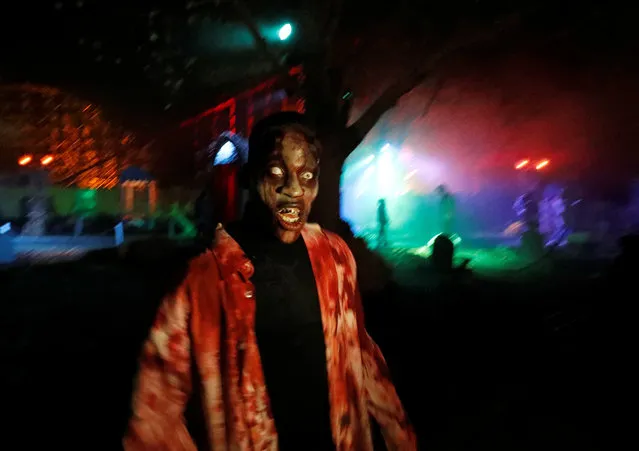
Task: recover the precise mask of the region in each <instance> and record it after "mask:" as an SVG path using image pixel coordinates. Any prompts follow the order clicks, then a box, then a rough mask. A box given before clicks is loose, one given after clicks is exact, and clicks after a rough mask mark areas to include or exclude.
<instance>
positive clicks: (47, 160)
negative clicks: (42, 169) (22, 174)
mask: <svg viewBox="0 0 639 451" xmlns="http://www.w3.org/2000/svg"><path fill="white" fill-rule="evenodd" d="M52 161H53V157H52V156H51V155H46V156H44V157H42V158H41V159H40V164H41V165H42V166H46V165H48V164H49V163H51V162H52Z"/></svg>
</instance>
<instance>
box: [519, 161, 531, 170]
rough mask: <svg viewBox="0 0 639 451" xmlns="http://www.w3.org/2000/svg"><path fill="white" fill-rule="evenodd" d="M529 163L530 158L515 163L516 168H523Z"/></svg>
mask: <svg viewBox="0 0 639 451" xmlns="http://www.w3.org/2000/svg"><path fill="white" fill-rule="evenodd" d="M528 163H530V160H521V161H520V162H518V163H517V164H516V165H515V169H523V168H525V167H526V166H528Z"/></svg>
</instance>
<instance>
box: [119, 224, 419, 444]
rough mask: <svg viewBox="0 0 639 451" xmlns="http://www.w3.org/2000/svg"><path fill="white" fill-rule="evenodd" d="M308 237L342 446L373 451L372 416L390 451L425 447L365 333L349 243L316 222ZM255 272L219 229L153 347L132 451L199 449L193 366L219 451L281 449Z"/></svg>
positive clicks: (139, 394) (136, 406)
mask: <svg viewBox="0 0 639 451" xmlns="http://www.w3.org/2000/svg"><path fill="white" fill-rule="evenodd" d="M302 236H303V239H304V242H305V244H306V246H307V249H308V253H309V256H310V259H311V264H312V268H313V273H314V275H315V280H316V282H317V289H318V294H319V300H320V307H321V315H322V323H323V329H324V339H325V342H326V360H327V370H328V381H329V399H330V423H331V430H332V434H333V440H334V442H335V444H336V449H337V450H338V451H372V450H373V444H372V436H371V427H370V418H369V414H370V415H372V416H373V417H374V418H375V420H376V421H377V422H378V423H379V425H380V427H381V430H382V434H383V436H384V439H385V441H386V446H387V448H388V449H389V450H402V451H404V450H406V451H412V450H416V449H417V444H416V438H415V435H414V433H413V430H412V428H411V426H410V424H409V422H408V419H407V417H406V415H405V413H404V409H403V408H402V405H401V402H400V400H399V398H398V396H397V393H396V391H395V388H394V387H393V384H392V382H391V380H390V377H389V371H388V368H387V366H386V363H385V361H384V357H383V356H382V353H381V351H380V350H379V348H378V347H377V345H376V344H375V343H374V342H373V340H372V339H371V338H370V336H369V335H368V334H367V333H366V330H365V329H364V321H363V316H362V309H361V303H360V296H359V291H358V288H357V277H356V267H355V261H354V259H353V256H352V254H351V252H350V250H349V249H348V246H347V245H346V243H345V242H344V241H343V240H342V239H341V238H339V237H338V236H337V235H335V234H333V233H330V232H328V231H324V230H322V229H321V228H320V227H319V226H317V225H315V224H308V225H306V226H305V228H304V229H303V232H302ZM252 274H253V265H252V264H251V262H250V261H249V260H248V258H247V257H246V255H245V254H244V252H243V251H242V249H241V248H240V246H239V245H238V244H237V243H236V242H235V241H234V240H233V238H232V237H231V236H230V235H229V234H228V233H227V232H226V231H225V230H224V229H223V228H222V227H221V226H218V229H217V231H216V239H215V245H214V246H213V248H212V250H209V251H207V252H206V253H204V254H202V255H200V256H199V257H197V258H195V259H194V260H193V261H192V262H191V263H190V267H189V271H188V273H187V275H186V277H185V279H184V281H183V282H182V284H181V285H180V286H179V287H178V289H177V290H176V291H175V292H174V293H173V294H171V295H170V296H168V297H166V299H164V301H163V303H162V305H161V307H160V309H159V311H158V313H157V317H156V319H155V322H154V324H153V326H152V329H151V332H150V337H149V338H148V340H147V341H146V343H145V344H144V347H143V350H142V355H141V359H140V370H139V374H138V378H137V387H136V389H135V393H134V397H133V416H132V418H131V421H130V424H129V429H128V432H127V434H126V436H125V438H124V447H125V449H126V450H127V451H134V450H154V451H155V450H157V451H159V450H166V451H169V450H170V451H183V450H184V451H186V450H195V449H196V446H195V444H194V442H193V440H192V438H191V437H190V435H189V432H188V430H187V426H186V422H185V420H184V409H185V405H186V402H187V400H188V398H189V395H190V393H191V391H192V390H191V389H192V376H191V375H192V370H193V369H194V368H192V365H195V367H196V368H195V370H196V371H197V372H198V374H199V376H200V377H199V378H198V379H199V380H200V381H201V382H200V387H199V393H201V398H202V400H201V402H202V407H203V411H204V417H205V418H204V420H205V421H206V425H207V428H206V429H207V433H208V443H209V444H210V448H211V450H210V451H236V450H237V451H258V450H259V451H263V450H264V451H265V450H269V451H276V450H277V449H278V445H277V432H276V430H275V423H274V421H273V417H272V416H271V413H270V409H269V400H268V394H267V390H266V386H265V383H264V375H263V373H262V367H261V362H260V356H259V352H258V347H257V342H256V338H255V331H254V327H253V326H254V319H255V299H254V294H253V293H254V287H253V285H252V284H251V282H250V278H251V275H252ZM312 440H313V437H309V442H312ZM303 449H305V446H304V444H300V451H301V450H303Z"/></svg>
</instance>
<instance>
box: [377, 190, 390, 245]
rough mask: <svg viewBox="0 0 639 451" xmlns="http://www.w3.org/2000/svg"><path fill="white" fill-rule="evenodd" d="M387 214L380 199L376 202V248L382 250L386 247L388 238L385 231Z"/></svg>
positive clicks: (387, 221) (384, 204)
mask: <svg viewBox="0 0 639 451" xmlns="http://www.w3.org/2000/svg"><path fill="white" fill-rule="evenodd" d="M388 223H389V220H388V212H387V211H386V201H385V200H384V199H380V200H378V201H377V227H378V233H377V247H378V248H379V249H383V248H385V247H386V246H388V237H387V236H386V231H387V227H388Z"/></svg>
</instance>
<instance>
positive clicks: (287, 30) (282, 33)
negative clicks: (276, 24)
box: [277, 23, 293, 41]
mask: <svg viewBox="0 0 639 451" xmlns="http://www.w3.org/2000/svg"><path fill="white" fill-rule="evenodd" d="M292 33H293V26H292V25H291V24H290V23H286V24H284V25H282V26H281V27H280V30H279V31H278V32H277V36H278V37H279V38H280V41H286V40H287V39H288V38H289V37H291V34H292Z"/></svg>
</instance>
